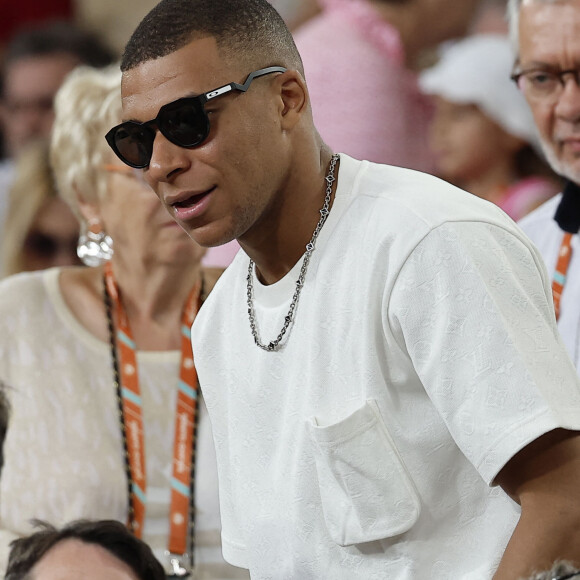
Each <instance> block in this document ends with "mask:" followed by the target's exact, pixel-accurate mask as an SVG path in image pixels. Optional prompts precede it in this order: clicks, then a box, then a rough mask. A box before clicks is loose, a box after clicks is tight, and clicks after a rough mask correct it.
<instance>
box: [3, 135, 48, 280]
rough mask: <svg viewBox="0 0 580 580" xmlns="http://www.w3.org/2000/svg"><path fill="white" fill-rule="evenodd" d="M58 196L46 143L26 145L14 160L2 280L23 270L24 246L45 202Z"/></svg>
mask: <svg viewBox="0 0 580 580" xmlns="http://www.w3.org/2000/svg"><path fill="white" fill-rule="evenodd" d="M57 196H58V193H57V190H56V187H55V183H54V175H53V173H52V169H51V166H50V163H49V148H48V143H47V142H46V141H36V142H34V143H31V144H30V145H28V146H27V147H26V148H25V149H24V150H23V151H22V153H20V155H19V156H18V161H17V163H16V175H15V181H14V183H13V185H12V187H11V188H10V197H9V201H8V213H7V216H6V225H5V226H4V230H3V233H2V263H3V272H2V274H3V275H4V276H10V275H12V274H16V273H18V272H22V271H23V270H24V269H25V259H24V242H25V240H26V237H27V236H28V234H29V233H30V230H31V228H32V225H33V223H34V220H35V219H36V217H37V216H38V213H39V211H40V210H41V208H42V207H43V206H44V204H45V203H46V201H47V200H49V199H52V198H55V197H57Z"/></svg>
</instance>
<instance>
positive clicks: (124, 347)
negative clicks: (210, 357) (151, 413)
mask: <svg viewBox="0 0 580 580" xmlns="http://www.w3.org/2000/svg"><path fill="white" fill-rule="evenodd" d="M201 287H202V283H201V282H200V281H198V282H196V283H195V285H194V286H193V289H192V290H191V293H190V294H189V297H188V299H187V301H186V303H185V307H184V309H183V313H182V317H181V364H180V371H179V383H178V391H177V410H176V420H175V439H174V448H173V462H172V464H173V470H172V478H171V504H170V511H169V528H170V529H169V544H168V550H169V555H170V558H171V556H179V557H183V556H184V555H185V554H186V552H187V534H188V524H189V525H190V530H189V532H190V536H191V537H190V541H191V550H190V551H191V554H189V558H190V561H191V565H192V566H193V535H194V531H195V530H194V515H195V510H194V506H193V501H194V498H193V492H194V478H195V447H196V445H195V443H196V441H195V438H196V427H197V419H198V406H197V401H198V394H199V387H198V381H197V372H196V370H195V366H194V364H193V352H192V348H191V330H190V329H191V325H192V324H193V321H194V319H195V316H196V314H197V312H198V310H199V308H200V306H201ZM105 290H106V295H105V300H106V301H107V296H108V298H109V299H110V301H111V302H112V306H113V307H114V319H115V324H116V332H115V333H114V334H113V328H112V327H111V326H112V320H111V316H109V318H110V320H109V326H110V328H109V330H110V333H111V339H112V341H113V340H114V343H113V342H112V344H111V348H112V353H113V358H114V360H113V363H114V366H116V369H115V374H116V377H115V378H116V383H117V385H116V386H117V389H118V399H119V412H120V421H121V425H122V428H123V438H124V446H125V454H126V468H127V474H128V476H130V477H129V487H130V489H129V493H130V506H129V527H130V529H131V530H132V531H133V533H134V534H135V535H136V536H137V537H138V538H141V537H142V535H143V526H144V521H145V506H146V504H147V477H146V464H145V438H144V426H143V411H142V400H141V391H140V388H139V375H138V372H137V356H136V345H135V342H134V340H133V336H132V334H131V329H130V327H129V320H128V318H127V314H126V312H125V309H124V307H123V303H122V300H121V295H120V292H119V289H118V287H117V284H116V282H115V277H114V275H113V269H112V267H111V263H110V262H107V263H106V264H105ZM109 307H110V303H109V302H107V308H108V309H109ZM113 337H114V338H113ZM115 345H116V349H115V348H114V346H115ZM114 351H116V354H115V352H114ZM117 356H118V360H117ZM119 362H120V364H119ZM115 363H116V364H115ZM188 516H189V517H188ZM171 559H172V561H173V558H171Z"/></svg>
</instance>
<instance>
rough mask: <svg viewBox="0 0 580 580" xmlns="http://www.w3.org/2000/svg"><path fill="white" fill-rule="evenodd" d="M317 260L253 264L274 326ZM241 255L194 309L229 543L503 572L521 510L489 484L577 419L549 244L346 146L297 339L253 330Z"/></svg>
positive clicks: (242, 551) (290, 570) (335, 577)
mask: <svg viewBox="0 0 580 580" xmlns="http://www.w3.org/2000/svg"><path fill="white" fill-rule="evenodd" d="M300 265H301V263H300V261H299V262H298V263H297V264H296V266H295V267H294V268H293V270H292V271H290V272H289V273H288V274H287V275H286V276H285V277H284V278H283V279H282V280H280V281H279V282H277V283H275V284H272V285H270V286H263V285H261V284H260V282H259V281H258V280H257V279H256V278H254V289H255V301H254V304H255V311H256V320H257V324H258V325H259V328H260V332H262V333H263V334H264V335H266V336H269V335H270V334H271V333H272V332H275V331H276V329H277V328H278V327H279V325H280V319H281V317H283V316H284V313H285V312H286V311H287V309H288V304H289V301H290V299H291V296H292V287H293V283H294V280H295V279H296V274H297V271H298V269H299V268H300ZM247 268H248V259H247V257H245V256H243V255H241V254H239V255H238V256H237V257H236V259H235V261H234V262H233V264H232V266H231V267H230V268H229V269H228V270H226V272H225V274H224V275H223V276H222V278H221V279H220V280H219V282H218V285H217V286H216V288H215V289H214V290H213V291H212V294H211V296H210V297H209V299H208V300H207V301H206V303H205V305H204V307H203V309H202V310H201V312H200V314H199V316H198V318H197V319H196V321H195V323H194V325H193V346H194V352H195V353H196V366H197V369H198V373H199V378H200V382H201V386H202V389H203V391H204V395H205V397H206V403H207V405H208V411H209V413H210V417H211V419H212V427H213V429H214V437H215V441H216V452H217V459H218V472H219V476H220V478H219V479H220V502H221V508H222V519H223V522H222V523H223V533H222V536H223V546H224V554H225V556H226V559H228V560H229V561H231V562H232V563H234V564H237V565H241V566H245V567H248V568H249V569H250V571H251V573H252V578H253V579H254V578H255V579H258V580H266V579H276V580H291V579H295V578H300V579H301V580H321V579H328V580H341V579H344V580H353V579H354V580H358V579H360V580H384V578H389V580H391V579H393V580H403V579H405V580H407V579H410V578H432V579H435V580H443V579H456V578H462V579H469V580H483V579H489V578H491V576H492V574H493V570H494V569H495V567H496V566H497V563H498V561H499V558H500V556H501V553H502V552H503V549H504V547H505V545H506V543H507V541H508V539H509V536H510V535H511V532H512V530H513V528H514V526H515V524H516V522H517V519H518V516H519V512H518V508H517V506H516V504H515V503H513V502H512V501H511V500H510V499H509V498H508V497H507V496H506V495H505V494H504V493H503V492H502V491H501V490H500V489H498V488H495V487H492V486H490V484H491V483H492V482H493V479H494V477H495V476H496V474H497V473H498V471H499V470H500V469H501V468H502V467H503V466H504V465H505V463H506V462H507V461H508V460H509V459H510V458H511V457H512V456H513V455H514V454H515V453H517V452H518V451H519V450H520V449H521V448H522V447H523V446H525V445H526V444H527V443H529V442H530V441H532V440H534V439H535V438H537V437H538V436H540V435H542V434H543V433H545V432H546V431H549V430H551V429H553V428H555V427H557V426H564V427H569V428H580V387H579V384H578V378H577V375H576V372H575V370H574V367H573V365H572V364H571V362H570V361H569V359H568V357H567V355H566V353H565V351H564V349H563V347H562V344H561V342H560V339H559V337H558V335H557V332H556V326H555V321H554V313H553V310H552V306H551V298H550V291H551V290H550V280H549V279H548V276H547V275H546V272H545V270H544V268H543V266H542V264H541V259H540V258H539V255H538V254H537V252H536V251H535V249H534V248H533V247H532V246H531V244H530V243H529V242H528V240H527V239H526V238H525V237H524V236H523V235H522V234H521V232H520V231H519V230H518V228H517V227H516V226H515V225H514V223H513V222H512V221H511V220H510V219H509V218H508V217H507V216H506V215H505V214H503V212H501V211H500V210H499V209H498V208H497V207H495V206H493V205H492V204H489V203H487V202H483V201H482V200H479V199H477V198H475V197H473V196H470V195H469V194H467V193H465V192H462V191H460V190H457V189H455V188H453V187H451V186H450V185H448V184H446V183H444V182H442V181H440V180H437V179H435V178H433V177H430V176H427V175H424V174H419V173H416V172H412V171H409V170H404V169H400V168H395V167H384V166H377V165H374V164H371V163H366V162H358V161H355V160H353V159H351V158H349V157H347V156H345V155H341V163H340V170H339V174H338V188H337V193H336V198H335V201H334V204H333V208H332V210H331V213H330V216H329V218H328V221H327V222H326V224H325V226H324V228H323V229H322V232H321V234H320V236H319V239H318V242H317V248H316V251H315V252H314V253H313V255H312V261H311V263H310V267H309V271H308V275H307V276H306V279H305V285H304V288H303V291H302V295H301V298H300V303H299V306H298V308H297V312H296V316H295V320H294V323H293V325H292V326H291V328H290V329H289V337H288V340H287V342H286V344H285V346H284V347H283V348H282V349H281V350H280V351H279V352H275V353H268V352H263V351H261V350H260V349H258V348H257V347H256V345H255V344H254V343H253V339H252V335H251V332H250V329H249V325H248V320H247V313H246V306H245V276H246V272H247Z"/></svg>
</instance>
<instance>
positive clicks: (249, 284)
mask: <svg viewBox="0 0 580 580" xmlns="http://www.w3.org/2000/svg"><path fill="white" fill-rule="evenodd" d="M338 159H339V156H338V155H336V154H335V155H333V156H332V157H331V159H330V167H329V169H328V175H327V176H326V177H325V178H324V179H325V181H326V192H325V196H324V204H323V206H322V208H321V209H320V219H319V220H318V223H317V224H316V228H314V233H313V234H312V238H311V239H310V242H308V244H306V253H305V254H304V260H303V262H302V267H301V268H300V274H299V275H298V279H297V280H296V289H295V290H294V295H293V296H292V302H291V303H290V308H289V309H288V314H286V316H285V317H284V325H283V326H282V329H281V330H280V333H279V334H278V336H277V338H276V339H275V340H272V341H270V342H269V343H268V344H263V343H262V342H261V341H260V337H259V336H258V328H257V325H256V315H255V313H254V284H253V280H252V274H253V269H254V261H253V260H252V259H250V264H249V266H248V275H247V277H246V289H247V302H248V317H249V319H250V329H251V331H252V336H253V337H254V342H255V343H256V345H257V346H259V347H260V348H261V349H262V350H266V351H268V352H273V351H277V350H279V349H280V346H281V342H282V339H283V338H284V335H285V334H286V332H287V330H288V327H289V326H290V324H291V323H292V320H293V319H294V312H295V310H296V307H297V305H298V299H299V298H300V292H301V291H302V286H304V279H305V278H306V270H307V269H308V264H309V262H310V256H311V255H312V252H313V251H314V248H315V245H316V239H317V238H318V234H319V233H320V230H321V229H322V226H323V225H324V223H325V222H326V219H327V218H328V214H329V213H330V199H331V197H332V184H333V183H334V181H335V177H334V168H335V167H336V163H337V161H338Z"/></svg>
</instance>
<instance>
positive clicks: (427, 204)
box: [353, 162, 515, 235]
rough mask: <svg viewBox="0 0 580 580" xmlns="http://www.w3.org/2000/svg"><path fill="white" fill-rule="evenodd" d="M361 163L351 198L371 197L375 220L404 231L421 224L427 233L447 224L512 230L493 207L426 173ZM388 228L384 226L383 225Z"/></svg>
mask: <svg viewBox="0 0 580 580" xmlns="http://www.w3.org/2000/svg"><path fill="white" fill-rule="evenodd" d="M359 163H361V166H360V170H359V178H358V179H357V180H356V181H355V187H354V192H353V193H354V194H355V196H361V197H374V198H376V203H375V204H373V206H374V207H373V212H374V213H375V216H376V219H379V220H380V219H387V220H388V224H389V225H390V226H391V227H396V228H399V229H404V230H405V231H406V232H407V234H408V235H410V234H411V233H412V229H411V228H412V227H413V226H418V225H420V224H423V225H424V226H425V227H426V228H427V229H428V230H430V229H433V228H436V227H438V226H440V225H443V224H444V223H448V222H461V221H464V222H470V221H475V222H488V223H492V224H495V225H499V226H501V227H504V228H507V229H515V228H514V225H513V222H512V220H511V219H510V218H508V216H507V215H506V214H505V213H504V212H502V211H501V210H500V209H499V208H498V207H497V206H496V205H494V204H492V203H491V202H488V201H485V200H483V199H480V198H478V197H476V196H474V195H472V194H470V193H468V192H467V191H465V190H463V189H460V188H458V187H456V186H454V185H452V184H451V183H448V182H447V181H445V180H443V179H440V178H438V177H435V176H434V175H431V174H429V173H424V172H421V171H416V170H412V169H406V168H403V167H397V166H392V165H381V164H376V163H370V162H359ZM385 225H387V224H385Z"/></svg>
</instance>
